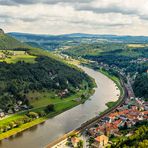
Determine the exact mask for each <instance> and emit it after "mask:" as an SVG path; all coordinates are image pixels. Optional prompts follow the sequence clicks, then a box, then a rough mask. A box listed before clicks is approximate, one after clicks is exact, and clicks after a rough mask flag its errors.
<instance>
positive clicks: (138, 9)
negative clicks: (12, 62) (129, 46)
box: [0, 0, 148, 36]
mask: <svg viewBox="0 0 148 148" xmlns="http://www.w3.org/2000/svg"><path fill="white" fill-rule="evenodd" d="M0 28H2V29H4V30H5V32H26V33H35V34H68V33H78V32H79V33H90V34H118V35H146V36H148V0H0Z"/></svg>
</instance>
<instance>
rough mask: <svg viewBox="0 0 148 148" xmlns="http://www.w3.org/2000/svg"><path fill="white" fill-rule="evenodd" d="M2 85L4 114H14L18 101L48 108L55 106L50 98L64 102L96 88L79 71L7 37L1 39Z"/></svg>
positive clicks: (0, 80) (45, 53) (0, 107)
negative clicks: (70, 97)
mask: <svg viewBox="0 0 148 148" xmlns="http://www.w3.org/2000/svg"><path fill="white" fill-rule="evenodd" d="M56 59H58V60H56ZM0 84H1V85H0V94H1V95H0V109H2V110H5V112H8V111H9V110H10V109H11V110H12V111H13V112H15V107H16V106H18V102H19V101H21V102H22V105H27V106H31V105H32V107H34V104H38V105H39V106H40V105H42V104H44V105H45V104H46V105H48V104H49V103H50V102H54V99H50V98H56V100H57V99H59V101H61V100H60V99H61V98H65V97H68V96H72V95H75V94H76V93H79V95H81V94H82V93H81V91H82V90H86V88H88V89H91V88H93V82H92V80H91V78H90V77H89V76H88V75H87V74H85V73H84V72H83V71H81V70H80V69H77V68H76V67H73V66H70V65H68V64H66V63H64V62H63V61H62V60H60V59H59V58H57V57H55V56H53V55H52V54H51V53H49V52H47V51H43V50H41V49H36V48H32V47H29V46H27V45H24V44H23V43H21V42H19V41H18V40H16V39H14V38H13V37H10V36H9V35H6V34H4V33H1V35H0ZM82 92H83V91H82ZM45 94H46V95H47V94H48V96H50V98H48V99H47V96H46V95H45ZM42 99H43V101H42ZM44 100H45V101H46V102H44ZM36 102H38V103H36ZM40 102H42V104H40ZM36 107H37V105H36ZM21 109H22V108H21V107H19V108H18V110H21Z"/></svg>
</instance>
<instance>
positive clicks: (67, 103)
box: [0, 89, 94, 140]
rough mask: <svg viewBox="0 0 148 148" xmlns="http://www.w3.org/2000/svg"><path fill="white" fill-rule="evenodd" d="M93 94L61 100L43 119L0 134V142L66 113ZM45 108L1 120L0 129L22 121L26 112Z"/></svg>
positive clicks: (42, 108)
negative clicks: (83, 97)
mask: <svg viewBox="0 0 148 148" xmlns="http://www.w3.org/2000/svg"><path fill="white" fill-rule="evenodd" d="M84 93H86V94H88V95H87V98H85V99H83V100H78V101H77V100H76V99H77V98H80V97H81V95H82V94H84ZM93 93H94V90H93V89H91V90H90V89H88V90H87V91H86V90H85V91H81V93H77V94H75V95H73V96H70V97H69V98H65V99H64V101H63V100H62V101H61V102H57V103H55V104H54V106H55V110H54V111H53V112H50V113H49V114H47V115H46V116H44V117H39V118H37V119H34V120H33V121H31V122H28V123H24V124H21V125H19V127H14V128H12V129H11V130H8V131H6V132H2V133H1V134H0V140H3V139H6V138H9V137H11V136H13V135H16V134H18V133H20V132H23V131H24V130H27V129H29V128H31V127H33V126H36V125H38V124H41V123H43V122H45V121H46V120H48V119H49V118H52V117H54V116H56V115H58V114H60V113H62V112H64V111H67V110H69V109H71V108H73V107H75V106H77V105H79V104H81V103H84V102H85V101H86V100H87V99H88V98H89V97H90V96H91V95H92V94H93ZM45 108H46V106H42V107H38V108H33V109H31V110H29V111H23V112H21V113H17V114H15V115H11V116H10V117H8V118H6V119H3V120H1V122H0V129H1V128H2V126H3V127H4V126H6V125H7V126H8V125H10V124H13V123H15V122H17V121H19V119H22V118H24V117H25V116H26V114H27V113H28V112H39V111H40V112H41V111H43V110H45Z"/></svg>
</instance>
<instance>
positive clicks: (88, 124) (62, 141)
mask: <svg viewBox="0 0 148 148" xmlns="http://www.w3.org/2000/svg"><path fill="white" fill-rule="evenodd" d="M102 74H104V75H106V76H107V77H108V78H110V79H111V80H113V81H114V83H115V80H116V83H117V84H118V85H117V86H119V85H120V88H121V89H122V91H123V92H122V93H120V96H119V99H118V100H117V101H116V102H114V104H111V105H112V106H110V107H109V106H108V107H109V108H108V109H106V110H105V111H103V112H101V114H100V115H99V116H96V117H94V118H92V119H90V120H88V121H87V122H85V123H83V124H82V125H81V126H80V127H79V128H77V129H75V130H73V131H71V132H69V133H67V134H65V135H63V136H61V137H60V138H58V139H57V140H55V141H53V142H51V143H50V144H49V145H47V146H46V148H51V147H53V148H56V147H57V146H58V145H59V146H60V147H62V146H64V145H65V143H66V139H67V138H68V137H69V136H71V135H73V134H79V133H81V132H83V131H84V130H85V129H88V128H89V127H91V126H93V125H95V124H96V123H97V122H98V121H99V120H100V119H101V118H103V117H105V116H107V115H108V114H109V113H110V112H112V111H114V110H115V109H116V108H117V107H118V106H120V105H121V104H122V103H123V102H124V100H125V99H126V97H127V96H126V94H127V93H126V92H125V91H126V89H125V88H124V83H123V81H122V79H118V78H116V77H112V76H111V75H109V74H108V73H107V72H106V73H103V72H102ZM115 78H116V79H115ZM117 80H118V81H117ZM109 104H110V103H109ZM106 105H107V103H106Z"/></svg>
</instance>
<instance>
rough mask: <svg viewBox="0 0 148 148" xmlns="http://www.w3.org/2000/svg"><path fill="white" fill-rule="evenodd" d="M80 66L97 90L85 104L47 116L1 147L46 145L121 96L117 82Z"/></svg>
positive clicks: (0, 144) (41, 147)
mask: <svg viewBox="0 0 148 148" xmlns="http://www.w3.org/2000/svg"><path fill="white" fill-rule="evenodd" d="M81 68H82V69H83V70H84V71H85V72H86V73H87V74H88V75H90V76H91V77H93V78H94V79H95V81H96V84H97V88H95V93H94V95H93V96H91V97H90V99H89V100H87V101H86V102H85V103H84V104H81V105H78V106H76V107H74V108H72V109H70V110H68V111H65V112H64V113H61V114H60V115H57V116H56V117H53V118H50V119H48V120H47V121H46V122H45V123H44V124H40V125H37V126H35V127H33V128H30V129H28V130H26V131H24V132H22V133H19V134H17V135H16V136H13V137H11V138H8V139H5V140H3V141H2V142H1V143H0V148H43V147H45V146H46V145H47V144H48V143H50V142H51V141H53V140H55V139H56V138H58V137H59V136H62V135H63V134H65V133H67V132H69V131H71V130H73V129H76V128H77V127H79V126H80V125H81V124H82V123H84V122H86V121H87V120H89V119H91V118H93V117H95V116H96V115H98V113H99V112H101V111H104V110H105V109H107V107H106V106H105V103H107V102H109V101H115V100H117V99H118V96H117V95H119V90H117V89H116V88H117V87H116V86H115V83H114V82H113V81H112V80H110V79H109V78H107V77H106V76H104V75H103V74H101V73H100V72H97V71H94V70H92V69H90V68H86V67H82V66H81Z"/></svg>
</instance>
